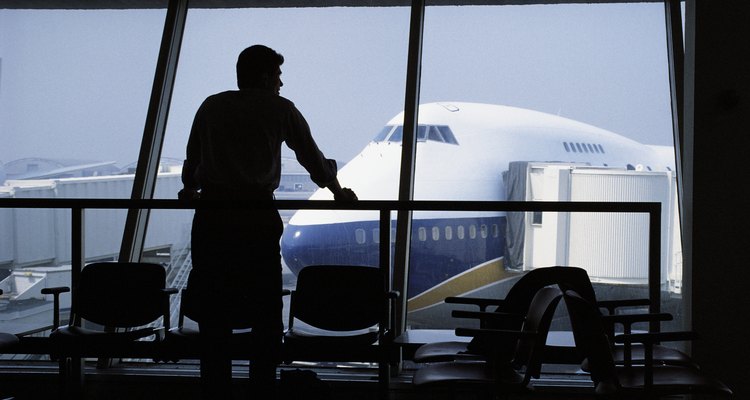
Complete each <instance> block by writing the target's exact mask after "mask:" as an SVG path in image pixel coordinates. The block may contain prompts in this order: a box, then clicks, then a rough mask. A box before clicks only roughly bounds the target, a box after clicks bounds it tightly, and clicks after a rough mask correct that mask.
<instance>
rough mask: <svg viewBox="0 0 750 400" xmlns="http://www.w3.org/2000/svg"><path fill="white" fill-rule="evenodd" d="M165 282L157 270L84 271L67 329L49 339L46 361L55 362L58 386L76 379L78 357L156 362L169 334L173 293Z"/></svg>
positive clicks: (121, 266) (139, 266) (130, 266)
mask: <svg viewBox="0 0 750 400" xmlns="http://www.w3.org/2000/svg"><path fill="white" fill-rule="evenodd" d="M165 281H166V272H165V270H164V267H162V266H161V265H158V264H150V263H126V262H122V263H116V262H100V263H92V264H89V265H86V266H85V267H84V268H83V269H82V270H81V272H80V275H79V277H78V281H77V283H76V284H75V285H74V287H73V290H72V304H71V310H70V311H71V313H70V321H69V323H68V325H66V326H62V327H59V328H57V329H54V330H53V331H52V333H50V338H49V340H50V347H51V353H52V354H50V357H51V358H53V359H54V358H59V360H60V373H61V375H62V377H63V382H65V381H66V378H70V379H76V378H77V376H75V375H78V373H80V371H79V372H76V371H74V369H75V368H74V367H73V365H77V362H74V360H75V359H79V360H80V358H82V357H105V358H107V357H138V358H155V357H157V356H158V354H159V351H160V350H159V349H158V344H159V342H160V341H161V340H162V339H163V336H164V332H165V331H166V330H168V329H169V297H170V295H172V294H174V293H176V292H177V290H176V289H172V288H166V287H165ZM56 309H57V307H56ZM56 318H57V317H56ZM160 318H162V324H161V325H160V324H158V320H159V319H160ZM56 320H59V319H56ZM146 325H152V326H147V327H145V326H146ZM149 337H152V340H149V341H143V339H146V338H149Z"/></svg>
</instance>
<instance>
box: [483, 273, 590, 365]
mask: <svg viewBox="0 0 750 400" xmlns="http://www.w3.org/2000/svg"><path fill="white" fill-rule="evenodd" d="M552 285H558V286H559V287H560V288H561V290H566V289H578V290H580V291H581V292H583V293H585V295H586V296H590V297H587V298H591V299H593V298H594V287H593V286H592V285H591V280H590V279H589V276H588V273H587V272H586V270H585V269H583V268H578V267H566V266H553V267H540V268H535V269H532V270H530V271H528V272H526V273H525V274H524V275H522V276H521V277H520V278H519V279H518V281H516V283H514V284H513V286H512V287H511V288H510V290H508V293H507V294H506V295H505V299H504V302H503V305H502V306H499V307H497V308H496V309H495V311H496V312H505V313H511V314H518V315H526V312H527V311H528V309H529V306H530V305H531V301H532V299H533V298H534V296H535V295H536V293H537V292H538V291H539V290H540V289H542V288H544V287H547V286H552ZM486 327H487V328H492V329H512V330H518V329H521V321H519V320H514V319H506V320H499V322H498V321H491V322H488V323H487V324H486ZM508 345H510V344H508ZM498 346H501V344H499V343H495V344H492V345H491V344H488V343H487V341H486V340H485V338H483V337H477V338H474V339H472V340H471V343H470V344H469V351H471V352H473V353H478V354H487V353H490V352H493V351H495V350H496V349H497V348H498Z"/></svg>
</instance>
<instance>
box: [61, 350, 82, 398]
mask: <svg viewBox="0 0 750 400" xmlns="http://www.w3.org/2000/svg"><path fill="white" fill-rule="evenodd" d="M58 368H59V369H60V371H59V374H58V376H59V383H58V384H59V392H60V398H61V399H82V398H83V377H84V374H83V359H81V358H78V357H60V358H59V360H58Z"/></svg>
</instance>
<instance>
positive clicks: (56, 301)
mask: <svg viewBox="0 0 750 400" xmlns="http://www.w3.org/2000/svg"><path fill="white" fill-rule="evenodd" d="M67 292H70V288H69V287H67V286H54V287H48V288H42V290H41V293H42V294H51V295H52V304H53V306H52V307H53V311H52V330H55V329H57V328H59V327H60V294H62V293H67Z"/></svg>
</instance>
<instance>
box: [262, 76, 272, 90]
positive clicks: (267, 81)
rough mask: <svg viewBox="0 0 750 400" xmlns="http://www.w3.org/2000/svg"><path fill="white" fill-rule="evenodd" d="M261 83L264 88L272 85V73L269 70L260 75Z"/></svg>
mask: <svg viewBox="0 0 750 400" xmlns="http://www.w3.org/2000/svg"><path fill="white" fill-rule="evenodd" d="M260 84H261V86H262V87H264V88H269V87H270V86H271V74H269V73H268V72H264V73H262V74H261V75H260Z"/></svg>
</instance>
